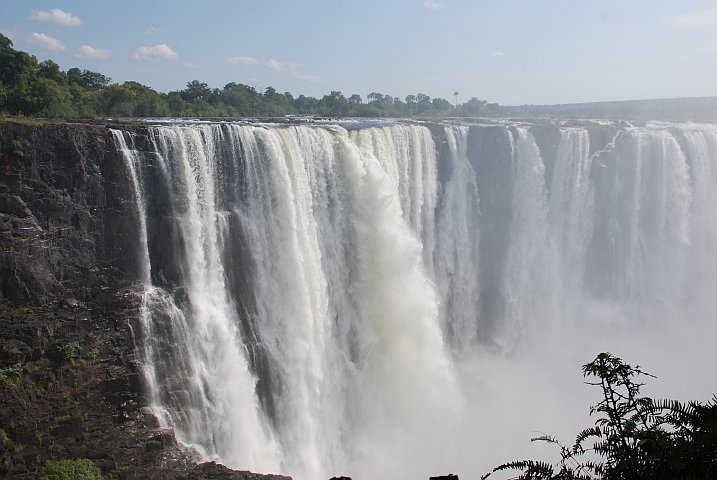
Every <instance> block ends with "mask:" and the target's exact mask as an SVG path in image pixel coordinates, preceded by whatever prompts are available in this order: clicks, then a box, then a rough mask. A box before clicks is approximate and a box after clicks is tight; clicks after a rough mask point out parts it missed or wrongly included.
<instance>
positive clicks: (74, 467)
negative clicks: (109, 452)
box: [38, 458, 102, 480]
mask: <svg viewBox="0 0 717 480" xmlns="http://www.w3.org/2000/svg"><path fill="white" fill-rule="evenodd" d="M38 478H39V480H102V472H101V471H100V469H99V468H97V467H96V466H95V464H94V463H92V461H91V460H87V459H86V458H78V459H76V460H60V461H59V462H51V461H48V462H47V464H46V465H45V466H44V467H43V468H42V470H40V472H39V474H38Z"/></svg>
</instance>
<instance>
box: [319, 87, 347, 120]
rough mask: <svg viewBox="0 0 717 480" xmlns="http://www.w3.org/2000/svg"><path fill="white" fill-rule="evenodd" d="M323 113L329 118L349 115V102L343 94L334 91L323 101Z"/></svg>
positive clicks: (321, 105)
mask: <svg viewBox="0 0 717 480" xmlns="http://www.w3.org/2000/svg"><path fill="white" fill-rule="evenodd" d="M320 107H321V111H322V113H323V114H324V115H326V116H329V117H343V116H345V115H346V114H348V113H349V102H348V100H346V97H344V96H343V95H342V94H341V92H335V91H332V92H331V94H330V95H324V97H323V98H322V99H321V104H320Z"/></svg>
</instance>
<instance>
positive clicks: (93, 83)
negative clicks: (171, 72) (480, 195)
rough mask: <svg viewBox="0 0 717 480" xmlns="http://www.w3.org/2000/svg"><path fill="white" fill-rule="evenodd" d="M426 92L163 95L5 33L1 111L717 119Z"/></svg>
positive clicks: (716, 100)
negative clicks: (49, 56)
mask: <svg viewBox="0 0 717 480" xmlns="http://www.w3.org/2000/svg"><path fill="white" fill-rule="evenodd" d="M454 95H455V103H451V102H450V101H448V100H446V99H443V98H433V99H431V97H429V96H428V95H425V94H423V93H418V94H416V95H407V96H406V97H405V98H404V99H403V100H401V98H399V97H394V96H391V95H384V94H381V93H378V92H373V93H370V94H369V95H367V98H366V102H364V99H363V98H362V97H361V96H360V95H358V94H352V95H350V96H348V97H347V96H345V95H343V94H342V93H341V92H338V91H332V92H331V93H329V94H328V95H324V96H323V97H322V98H320V99H319V98H315V97H307V96H304V95H299V96H298V97H294V96H293V95H292V94H291V93H289V92H284V93H279V92H277V91H276V89H274V88H273V87H267V88H266V89H264V91H258V90H257V89H256V88H254V87H253V86H249V85H244V84H241V83H235V82H230V83H227V84H226V85H224V88H222V89H219V88H211V87H209V85H207V84H206V83H203V82H200V81H199V80H192V81H190V82H188V83H187V88H185V89H184V90H176V91H172V92H169V93H161V92H157V91H155V90H153V89H152V88H150V87H147V86H145V85H142V84H140V83H138V82H134V81H127V82H124V83H122V84H119V83H112V79H111V78H109V77H107V76H105V75H103V74H101V73H99V72H93V71H90V70H80V69H79V68H70V69H69V70H67V71H63V70H62V69H61V68H60V66H59V65H58V64H57V63H55V62H53V61H52V60H45V61H43V62H38V60H37V58H36V57H35V56H33V55H30V54H28V53H27V52H23V51H21V50H16V49H15V48H13V43H12V41H11V40H10V39H9V38H7V37H6V36H4V35H2V34H0V115H2V116H5V115H8V114H9V115H19V116H35V117H48V118H56V119H68V118H98V117H254V118H266V117H282V116H286V115H304V116H323V117H384V118H412V117H420V118H429V119H438V118H445V117H505V116H510V117H514V118H516V117H517V118H538V117H549V118H615V119H624V118H627V119H641V120H648V119H649V120H667V121H677V122H685V121H697V122H717V97H701V98H679V99H663V100H632V101H619V102H595V103H582V104H565V105H521V106H509V107H506V106H501V105H498V104H497V103H488V102H487V101H486V100H480V99H478V98H476V97H473V98H471V99H470V100H468V101H467V102H465V103H463V104H460V105H459V104H458V102H457V100H458V92H456V93H454Z"/></svg>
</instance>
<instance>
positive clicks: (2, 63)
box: [0, 34, 37, 88]
mask: <svg viewBox="0 0 717 480" xmlns="http://www.w3.org/2000/svg"><path fill="white" fill-rule="evenodd" d="M12 47H13V43H12V40H10V39H9V38H7V37H6V36H5V35H3V34H0V82H3V83H4V84H5V85H6V86H7V87H8V88H12V87H14V86H15V85H16V84H18V83H21V82H23V83H28V82H29V81H30V80H31V78H32V76H33V75H34V72H35V69H36V68H37V58H35V56H32V55H29V54H28V53H26V52H22V51H19V50H15V49H14V48H12Z"/></svg>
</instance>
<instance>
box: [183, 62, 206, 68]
mask: <svg viewBox="0 0 717 480" xmlns="http://www.w3.org/2000/svg"><path fill="white" fill-rule="evenodd" d="M182 65H184V66H185V67H186V68H189V69H195V68H199V67H200V66H201V65H197V64H196V63H189V62H182Z"/></svg>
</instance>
